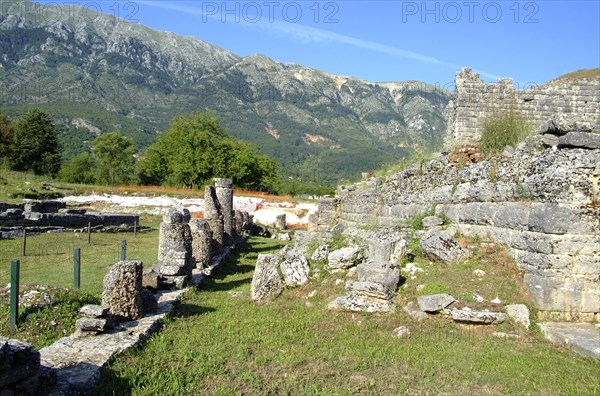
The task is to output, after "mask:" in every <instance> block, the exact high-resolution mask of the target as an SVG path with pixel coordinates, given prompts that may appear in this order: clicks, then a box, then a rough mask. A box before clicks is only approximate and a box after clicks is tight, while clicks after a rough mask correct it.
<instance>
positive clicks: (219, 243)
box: [204, 186, 225, 254]
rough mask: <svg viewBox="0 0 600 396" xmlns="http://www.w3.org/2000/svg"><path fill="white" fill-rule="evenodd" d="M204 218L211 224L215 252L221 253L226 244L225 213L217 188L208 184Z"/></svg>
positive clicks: (205, 194) (205, 193)
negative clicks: (222, 210) (222, 209)
mask: <svg viewBox="0 0 600 396" xmlns="http://www.w3.org/2000/svg"><path fill="white" fill-rule="evenodd" d="M204 218H205V219H206V221H207V222H208V225H209V226H210V230H211V231H212V237H213V246H212V251H213V254H219V253H221V252H222V251H223V247H224V246H225V245H224V243H225V239H224V238H225V237H224V233H225V229H224V223H223V214H222V212H221V205H220V203H219V199H218V198H217V193H216V192H215V188H214V187H212V186H206V188H205V190H204Z"/></svg>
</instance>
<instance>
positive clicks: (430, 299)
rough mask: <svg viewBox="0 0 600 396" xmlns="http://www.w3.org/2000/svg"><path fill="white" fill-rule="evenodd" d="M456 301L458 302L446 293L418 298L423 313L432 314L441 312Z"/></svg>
mask: <svg viewBox="0 0 600 396" xmlns="http://www.w3.org/2000/svg"><path fill="white" fill-rule="evenodd" d="M454 301H456V299H455V298H454V297H452V296H451V295H449V294H445V293H441V294H430V295H427V296H420V297H418V298H417V303H418V304H419V308H420V309H421V311H423V312H430V313H435V312H439V311H441V310H442V309H444V308H446V307H447V306H448V305H450V304H452V303H453V302H454Z"/></svg>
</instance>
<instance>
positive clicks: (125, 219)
mask: <svg viewBox="0 0 600 396" xmlns="http://www.w3.org/2000/svg"><path fill="white" fill-rule="evenodd" d="M139 221H140V219H139V216H137V215H130V214H114V213H99V212H88V211H86V210H85V209H79V208H76V209H74V208H67V204H66V203H65V202H63V201H31V200H29V201H25V203H23V204H5V203H0V227H3V228H4V227H7V228H11V227H57V228H83V227H87V225H88V224H90V225H91V226H92V227H96V226H103V227H107V226H113V227H116V226H121V225H128V226H133V225H134V224H139Z"/></svg>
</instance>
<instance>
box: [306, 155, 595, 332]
mask: <svg viewBox="0 0 600 396" xmlns="http://www.w3.org/2000/svg"><path fill="white" fill-rule="evenodd" d="M599 158H600V150H598V149H596V150H590V149H583V148H564V149H559V150H555V149H552V148H548V149H546V150H544V151H542V152H531V151H530V149H528V147H527V145H525V144H522V145H520V148H519V149H517V150H516V151H515V152H514V153H513V154H512V156H511V157H508V156H504V157H502V158H497V159H494V160H487V161H483V162H480V163H477V164H472V165H471V166H467V167H462V168H461V167H454V166H452V165H451V164H450V163H449V161H448V159H447V157H446V156H441V157H439V158H437V159H435V160H432V161H430V162H428V163H424V164H414V165H411V166H409V167H408V168H407V169H405V170H404V171H402V172H400V173H398V174H395V175H392V176H389V177H387V178H386V179H385V180H382V179H379V178H371V179H369V180H366V181H363V182H361V183H358V184H355V185H352V186H349V187H339V188H338V191H337V193H336V196H335V198H329V199H326V200H324V201H323V202H321V204H320V205H319V210H318V211H317V212H316V213H315V214H314V215H313V216H311V218H310V224H309V229H310V230H312V231H327V230H330V229H331V228H332V227H333V226H335V225H336V224H339V223H341V224H342V225H343V227H344V229H346V230H347V229H349V228H364V227H373V226H398V225H400V224H402V223H403V222H406V221H407V220H410V219H412V218H414V217H416V216H418V215H420V214H423V213H425V212H428V211H432V210H434V211H435V212H436V213H437V214H438V215H440V214H443V215H445V216H447V217H448V218H449V219H450V220H451V221H452V223H453V224H455V225H456V226H457V227H458V228H459V230H460V232H461V233H463V234H465V235H470V236H475V235H479V236H481V237H483V238H490V239H492V240H495V241H497V242H499V243H502V244H504V245H505V246H506V247H507V248H508V249H509V251H510V253H511V254H512V255H513V257H514V258H515V260H516V263H517V265H518V267H519V268H520V269H522V270H523V271H524V273H525V275H524V281H525V283H526V285H527V286H528V288H529V291H530V292H531V294H532V295H533V297H534V299H535V301H536V302H537V304H538V307H539V308H540V309H541V310H542V311H543V312H542V316H545V317H547V318H552V317H556V319H568V320H584V321H599V320H600V317H599V314H598V313H599V312H600V224H599V223H600V194H599V193H598V179H599V176H600V162H599Z"/></svg>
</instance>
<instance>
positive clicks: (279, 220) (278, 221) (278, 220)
mask: <svg viewBox="0 0 600 396" xmlns="http://www.w3.org/2000/svg"><path fill="white" fill-rule="evenodd" d="M275 228H277V229H280V230H285V229H286V228H287V222H286V215H285V213H282V214H279V215H277V217H275Z"/></svg>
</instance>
